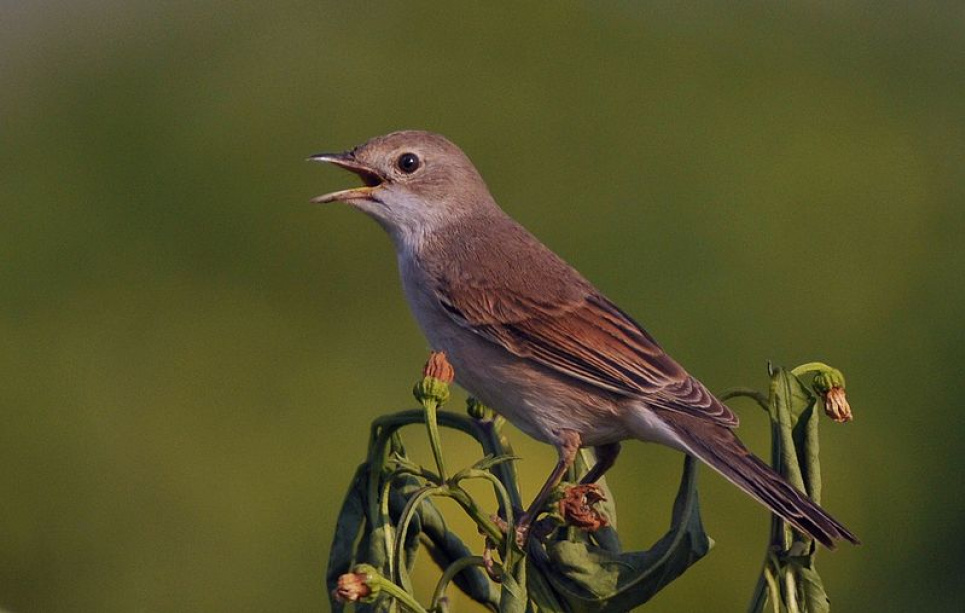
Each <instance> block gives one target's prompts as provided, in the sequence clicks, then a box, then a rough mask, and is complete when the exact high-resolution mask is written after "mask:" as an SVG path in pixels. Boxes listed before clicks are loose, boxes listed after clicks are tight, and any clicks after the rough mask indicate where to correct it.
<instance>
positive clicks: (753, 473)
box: [660, 411, 860, 549]
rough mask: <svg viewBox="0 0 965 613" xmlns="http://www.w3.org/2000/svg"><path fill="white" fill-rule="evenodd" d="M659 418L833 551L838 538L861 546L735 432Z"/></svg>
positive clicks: (695, 420) (681, 418)
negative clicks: (755, 452)
mask: <svg viewBox="0 0 965 613" xmlns="http://www.w3.org/2000/svg"><path fill="white" fill-rule="evenodd" d="M660 417H661V418H662V420H663V421H664V422H665V423H667V424H668V425H670V426H671V428H672V429H673V430H674V431H675V432H676V433H677V434H678V435H679V436H680V438H681V439H682V442H683V443H684V446H685V447H686V448H687V450H688V451H689V452H690V453H691V454H692V455H694V456H696V457H697V458H699V459H700V460H702V461H703V462H704V463H706V464H707V465H708V466H710V467H711V468H713V469H714V470H716V471H717V472H718V473H720V474H721V475H723V477H724V478H725V479H727V480H728V481H730V482H731V483H733V484H734V485H736V486H737V487H739V488H741V489H742V490H744V491H745V492H747V493H748V494H750V495H751V496H752V497H753V498H755V499H756V500H757V501H759V502H760V503H762V504H763V505H764V506H766V507H767V508H769V509H770V510H771V511H773V512H774V513H776V514H777V515H779V516H780V517H781V518H783V519H784V520H785V521H787V522H788V523H789V524H791V525H792V526H794V527H795V528H797V529H798V530H801V531H802V532H805V533H807V534H809V535H811V536H812V537H813V538H814V539H816V540H817V541H819V542H821V544H823V545H824V546H825V547H827V548H828V549H834V546H835V542H834V541H835V540H836V539H845V540H847V541H850V542H852V543H854V544H856V545H857V544H858V543H859V542H860V541H858V537H856V536H855V535H854V534H853V533H852V532H851V531H850V530H848V529H847V528H845V527H844V525H842V524H841V522H839V521H838V520H836V519H835V518H833V517H831V515H829V514H828V512H827V511H825V510H824V509H822V508H821V507H819V506H818V505H817V504H815V503H814V501H813V500H811V499H810V498H808V497H807V496H805V495H804V494H803V493H801V492H800V491H798V489H797V488H795V487H794V486H793V485H791V484H790V483H788V482H787V480H785V479H784V477H782V476H781V475H779V474H778V473H777V472H776V471H775V470H774V469H773V468H771V467H770V466H768V465H767V464H765V463H764V462H763V461H762V460H761V459H760V458H758V457H757V456H755V455H754V454H752V453H751V452H750V451H749V450H748V449H747V447H745V446H744V444H743V443H741V442H740V440H739V439H738V438H737V436H736V435H735V434H734V432H733V431H732V430H730V428H727V427H725V426H721V425H718V424H714V423H708V422H706V421H705V420H703V419H700V418H699V417H694V416H690V415H686V414H682V413H678V412H671V411H666V412H663V411H661V413H660Z"/></svg>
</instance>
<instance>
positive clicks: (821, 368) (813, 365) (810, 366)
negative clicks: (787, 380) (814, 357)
mask: <svg viewBox="0 0 965 613" xmlns="http://www.w3.org/2000/svg"><path fill="white" fill-rule="evenodd" d="M829 370H834V369H833V368H831V367H830V366H828V365H827V364H825V363H824V362H807V363H806V364H801V365H800V366H796V367H795V368H794V369H792V370H791V374H792V375H794V376H795V377H800V376H802V375H806V374H807V373H809V372H827V371H829Z"/></svg>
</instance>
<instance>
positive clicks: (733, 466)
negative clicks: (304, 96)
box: [308, 130, 859, 548]
mask: <svg viewBox="0 0 965 613" xmlns="http://www.w3.org/2000/svg"><path fill="white" fill-rule="evenodd" d="M308 159H309V161H314V162H324V163H328V164H332V165H335V166H338V167H340V168H342V169H345V170H347V171H350V172H352V173H354V174H355V175H357V176H358V178H359V179H361V182H362V185H361V186H359V187H353V188H350V189H345V190H341V191H336V192H331V193H327V194H324V195H322V196H317V197H315V198H312V199H311V201H312V202H314V203H317V204H325V203H331V202H341V203H344V204H347V205H349V206H350V207H352V208H355V209H358V210H360V211H362V212H363V213H365V214H367V215H368V216H370V217H371V218H373V219H374V220H375V221H376V222H377V223H378V224H379V225H380V226H381V227H382V228H383V229H384V230H385V231H386V232H387V233H388V235H389V237H390V238H391V241H392V244H393V246H394V248H395V254H396V259H397V263H398V268H399V274H400V277H401V282H402V289H403V293H404V295H405V298H406V301H407V302H408V304H409V306H410V308H411V311H412V313H413V315H414V317H415V319H416V321H417V322H418V324H419V327H420V328H421V330H422V332H423V333H424V335H425V336H426V338H427V339H428V341H429V344H430V346H431V348H432V350H433V351H441V352H444V353H445V354H446V356H447V358H448V359H449V361H450V362H451V364H452V366H453V368H454V369H455V374H456V382H457V383H458V384H459V385H460V386H461V387H462V388H464V389H466V390H467V391H468V392H469V393H470V394H472V395H473V396H475V397H476V398H477V399H478V400H480V401H481V402H483V403H484V404H486V405H487V406H489V407H491V408H492V409H493V410H495V411H496V412H497V413H499V414H500V415H502V416H503V417H505V418H506V419H507V420H509V422H511V423H512V424H514V425H515V426H516V427H517V428H519V429H520V430H522V431H523V432H524V433H526V434H527V435H529V436H531V437H533V438H535V439H537V440H538V441H542V442H544V443H548V444H550V445H552V446H553V447H555V448H556V451H557V454H558V461H557V463H556V465H555V467H554V469H553V471H552V472H551V474H550V476H549V478H548V479H547V480H546V482H545V483H544V485H543V486H542V488H541V489H540V492H539V493H538V494H537V496H536V498H535V499H534V501H533V503H532V504H531V505H530V506H529V508H528V510H527V511H526V513H525V514H524V516H523V518H522V519H521V520H520V521H519V525H520V529H521V530H526V529H527V528H528V526H529V522H531V521H532V520H533V517H534V516H535V515H536V514H537V513H538V512H539V510H540V509H541V508H542V505H543V504H544V503H545V501H546V500H547V498H548V497H549V495H550V494H551V493H552V491H553V489H554V488H555V487H556V486H557V485H558V484H559V483H560V481H561V480H562V478H563V476H564V474H565V473H566V471H567V469H568V468H569V467H570V466H571V465H572V464H573V462H574V459H575V456H576V454H577V452H578V450H579V449H580V448H583V447H592V448H593V449H594V452H595V454H596V458H597V461H596V464H594V466H593V467H592V468H591V469H590V470H589V471H588V473H587V474H586V475H585V476H584V478H583V479H582V482H583V483H593V482H595V481H596V480H598V479H599V478H600V477H602V476H603V474H604V473H605V472H606V471H607V470H608V469H609V468H611V467H612V466H613V465H614V463H615V461H616V459H617V456H618V454H619V452H620V444H621V442H623V441H627V440H632V439H636V440H642V441H645V442H652V443H659V444H662V445H665V446H668V447H671V448H673V449H676V450H678V451H681V452H683V453H686V454H689V455H691V456H694V457H696V458H697V459H699V460H701V461H702V462H703V463H705V464H707V465H708V466H709V467H710V468H712V469H713V470H715V471H716V472H718V473H720V474H721V475H722V476H723V477H724V478H725V479H727V480H728V481H730V482H731V483H733V484H734V485H736V486H737V487H738V488H740V489H741V490H743V491H744V492H746V493H747V494H749V495H750V496H751V497H752V498H754V499H756V500H757V501H758V502H760V503H762V504H763V505H764V506H766V507H767V508H769V509H770V510H771V511H772V512H773V513H775V514H777V515H778V516H780V517H781V518H783V519H784V520H785V521H787V522H788V523H789V524H791V525H792V526H794V527H795V528H797V529H798V530H800V531H801V532H803V533H806V534H807V535H810V536H811V537H812V538H813V539H815V540H817V541H819V542H820V543H822V544H823V545H825V546H826V547H828V548H833V547H834V546H835V542H836V541H838V540H846V541H850V542H851V543H855V544H857V543H858V542H859V541H858V539H857V537H856V536H855V535H854V534H853V533H852V532H851V531H850V530H848V529H847V528H846V527H845V526H844V525H843V524H841V523H840V522H839V521H838V520H836V519H834V518H833V517H832V516H831V515H830V514H829V513H828V512H827V511H825V510H824V509H823V508H821V507H820V506H818V505H817V504H816V503H814V501H812V500H811V499H809V498H808V497H807V496H805V495H804V494H803V493H802V492H800V491H799V490H798V489H796V488H795V487H794V486H793V485H791V484H790V483H788V482H787V481H786V480H785V479H784V478H783V477H782V476H781V475H780V474H778V473H777V472H776V471H775V470H773V469H772V468H771V467H770V466H768V465H767V464H766V463H765V462H764V461H762V460H761V459H759V458H758V457H756V456H755V455H754V454H753V453H751V452H750V451H749V450H748V449H747V447H746V446H745V445H744V444H743V443H742V442H741V441H740V439H739V438H738V437H737V435H736V434H735V432H734V430H735V428H736V427H737V426H738V418H737V416H736V415H735V414H734V412H733V411H732V410H731V409H730V408H728V407H727V406H726V405H725V404H724V403H722V402H721V401H720V400H718V399H717V398H716V397H715V396H714V395H713V394H712V393H711V392H710V391H708V389H707V387H705V386H704V385H703V384H702V383H701V382H700V381H698V380H697V379H696V378H694V377H693V376H691V375H690V374H689V373H688V372H687V371H686V370H685V369H684V368H683V367H682V366H681V365H680V364H678V363H677V362H676V361H675V360H674V359H673V358H672V357H671V356H670V355H668V354H667V352H666V351H664V349H663V348H662V347H661V345H660V344H658V343H657V341H656V340H655V339H654V338H653V337H652V336H651V335H650V334H649V333H648V332H647V331H646V330H644V328H643V327H642V326H641V325H639V324H638V323H637V322H636V321H635V320H634V319H633V318H632V317H631V316H630V315H628V314H627V313H626V312H625V311H623V310H621V309H620V308H619V307H618V306H617V305H616V304H614V303H613V302H612V301H611V300H609V299H608V298H607V297H606V296H604V295H603V293H602V292H600V291H599V290H598V289H597V288H596V287H594V285H593V284H592V283H590V282H589V281H588V280H587V279H586V278H585V277H584V276H583V275H581V274H580V273H579V272H577V270H576V269H574V268H573V267H572V266H570V265H569V264H567V263H566V262H565V261H564V260H563V259H562V258H560V257H559V256H558V255H556V254H555V253H554V252H553V251H551V250H550V249H549V248H548V247H546V246H545V245H543V243H542V242H540V240H539V239H538V238H536V237H535V236H534V235H533V234H531V233H530V232H529V231H528V230H526V229H525V228H524V227H523V226H522V225H520V224H519V223H517V222H516V221H515V220H513V219H512V218H511V217H510V216H509V215H508V214H507V213H506V212H505V211H504V210H503V209H502V208H500V206H499V205H498V204H497V203H496V200H495V199H494V198H493V196H492V194H491V193H490V191H489V188H488V187H487V185H486V183H485V181H484V180H483V178H482V176H481V175H480V173H479V171H478V170H477V169H476V167H475V166H474V165H473V163H472V162H471V161H470V159H469V158H468V157H467V155H466V154H465V153H463V151H462V150H461V149H460V148H459V147H458V146H456V145H455V144H453V143H452V142H450V141H449V140H448V139H447V138H445V137H444V136H442V135H439V134H436V133H432V132H426V131H420V130H404V131H398V132H393V133H390V134H386V135H383V136H377V137H374V138H371V139H370V140H368V141H366V142H364V143H362V144H360V145H358V146H356V147H354V148H353V149H350V150H346V151H343V152H339V153H319V154H315V155H312V156H310V157H309V158H308Z"/></svg>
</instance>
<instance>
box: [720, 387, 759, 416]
mask: <svg viewBox="0 0 965 613" xmlns="http://www.w3.org/2000/svg"><path fill="white" fill-rule="evenodd" d="M738 397H744V398H750V399H751V400H753V401H755V402H757V404H759V405H760V407H761V408H762V409H764V410H765V411H769V410H770V407H769V406H768V404H769V403H768V399H767V395H766V394H764V393H762V392H759V391H757V390H755V389H752V388H749V387H732V388H730V389H728V390H724V391H723V392H722V393H721V394H720V396H718V398H720V399H721V400H722V401H727V400H730V399H731V398H738Z"/></svg>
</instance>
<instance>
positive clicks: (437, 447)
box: [422, 399, 449, 481]
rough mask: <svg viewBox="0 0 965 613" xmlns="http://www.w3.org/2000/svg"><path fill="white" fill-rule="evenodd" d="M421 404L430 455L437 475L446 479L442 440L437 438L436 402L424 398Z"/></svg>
mask: <svg viewBox="0 0 965 613" xmlns="http://www.w3.org/2000/svg"><path fill="white" fill-rule="evenodd" d="M422 406H424V407H425V410H426V428H427V429H428V431H429V445H430V446H431V447H432V457H433V458H435V460H436V468H437V469H438V470H439V477H440V478H441V479H442V480H443V481H446V480H447V479H448V478H449V477H448V473H446V465H445V463H444V462H443V460H442V441H441V440H440V438H439V423H438V416H437V412H436V410H437V409H438V408H439V407H438V403H437V402H436V401H435V400H433V399H426V400H425V402H423V404H422Z"/></svg>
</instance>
